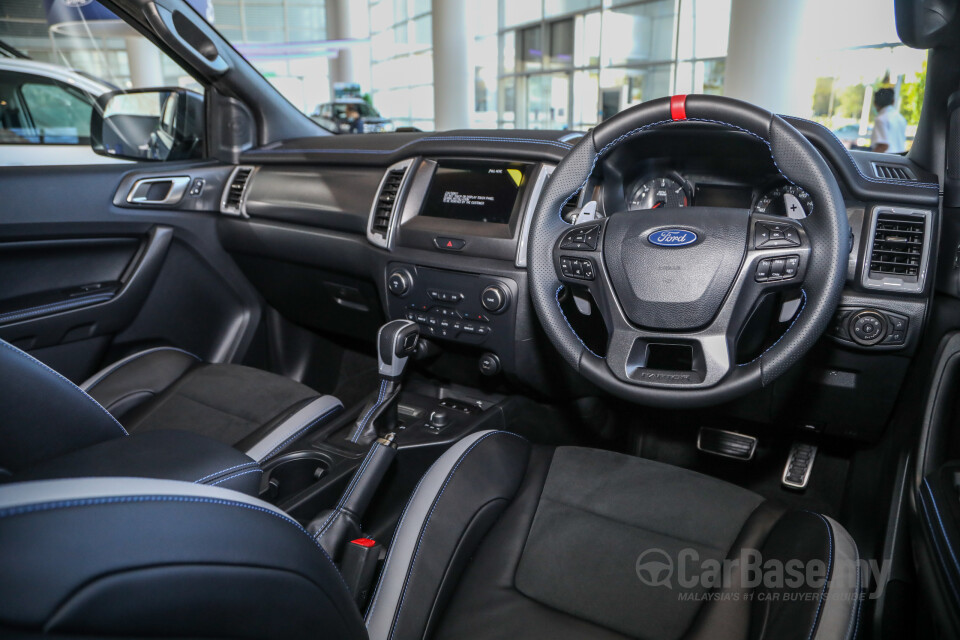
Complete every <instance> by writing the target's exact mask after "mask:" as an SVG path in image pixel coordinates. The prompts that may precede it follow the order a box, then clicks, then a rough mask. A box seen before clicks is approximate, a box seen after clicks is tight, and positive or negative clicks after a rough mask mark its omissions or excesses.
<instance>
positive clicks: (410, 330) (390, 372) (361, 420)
mask: <svg viewBox="0 0 960 640" xmlns="http://www.w3.org/2000/svg"><path fill="white" fill-rule="evenodd" d="M419 339H420V333H419V330H418V328H417V323H416V322H411V321H410V320H393V321H391V322H388V323H387V324H385V325H383V326H382V327H380V331H379V332H378V333H377V356H378V359H379V361H380V362H379V366H380V387H379V388H378V390H377V395H376V396H375V397H374V398H373V400H371V401H370V402H368V403H367V404H366V406H364V407H363V410H362V411H360V415H359V417H358V418H357V422H356V423H355V424H354V426H353V429H351V430H350V432H349V435H348V436H347V439H348V440H350V442H353V443H356V444H360V445H368V444H370V443H371V442H373V441H374V439H376V437H377V434H378V433H387V432H390V431H393V430H394V429H395V428H396V426H397V398H398V396H399V394H400V379H401V378H402V377H403V372H404V370H405V369H406V368H407V359H408V358H409V357H410V356H411V355H412V354H413V352H414V351H416V349H417V342H418V341H419Z"/></svg>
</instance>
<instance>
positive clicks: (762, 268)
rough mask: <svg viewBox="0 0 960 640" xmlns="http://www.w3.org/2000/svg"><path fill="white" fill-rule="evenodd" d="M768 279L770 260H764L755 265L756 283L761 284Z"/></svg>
mask: <svg viewBox="0 0 960 640" xmlns="http://www.w3.org/2000/svg"><path fill="white" fill-rule="evenodd" d="M769 277H770V259H769V258H765V259H763V260H761V261H760V262H759V263H757V282H763V281H764V280H766V279H767V278H769Z"/></svg>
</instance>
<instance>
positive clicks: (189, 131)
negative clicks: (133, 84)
mask: <svg viewBox="0 0 960 640" xmlns="http://www.w3.org/2000/svg"><path fill="white" fill-rule="evenodd" d="M90 144H91V146H92V147H93V150H94V152H96V153H98V154H100V155H104V156H111V157H116V158H128V159H131V160H142V161H163V160H195V159H199V158H202V157H203V154H204V119H203V96H202V95H200V94H199V93H196V92H194V91H189V90H187V89H181V88H177V87H167V88H159V89H134V90H130V91H111V92H108V93H105V94H103V95H101V96H100V97H99V98H98V99H97V106H96V108H95V109H94V110H93V113H92V115H91V116H90Z"/></svg>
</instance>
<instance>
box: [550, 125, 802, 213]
mask: <svg viewBox="0 0 960 640" xmlns="http://www.w3.org/2000/svg"><path fill="white" fill-rule="evenodd" d="M678 122H709V123H712V124H720V125H724V126H727V127H730V128H731V129H736V130H737V131H742V132H743V133H748V134H750V135H751V136H753V137H754V138H756V139H757V140H760V141H761V142H763V144H765V145H767V150H768V151H769V152H770V159H771V160H772V161H773V166H774V167H776V169H777V172H778V173H779V174H780V175H781V176H783V178H784V180H786V181H787V182H789V183H790V184H794V182H793V181H792V180H791V179H790V178H788V177H787V175H786V174H785V173H784V172H783V171H781V170H780V165H778V164H777V159H776V158H775V157H774V155H773V148H772V147H771V146H770V142H769V141H768V140H767V139H766V138H764V137H763V136H760V135H757V134H756V133H754V132H753V131H750V130H749V129H744V128H743V127H738V126H737V125H735V124H730V123H729V122H724V121H722V120H711V119H709V118H687V119H686V120H682V121H678V120H659V121H657V122H651V123H650V124H645V125H643V126H642V127H637V128H636V129H633V130H632V131H628V132H626V133H624V134H623V135H621V136H619V137H617V138H616V139H614V140H611V141H610V142H608V143H607V144H606V145H605V146H604V147H603V148H602V149H600V151H598V152H597V153H596V154H594V156H593V164H591V165H590V171H588V172H587V177H586V178H584V180H583V183H582V184H581V185H580V187H579V188H577V189H575V190H574V191H573V193H571V194H570V195H569V196H567V198H566V199H565V200H564V201H563V202H561V203H560V209H559V210H558V211H557V215H558V216H559V218H560V220H561V221H562V222H563V223H564V224H566V225H568V226H572V225H571V223H569V222H567V221H566V220H564V219H563V208H564V207H565V206H566V205H567V203H568V202H570V199H571V198H573V196H574V194H576V193H577V192H578V191H580V190H581V189H583V188H584V187H586V186H587V182H588V181H589V180H590V176H591V175H593V170H594V169H595V168H596V167H597V161H598V160H599V159H600V158H601V157H602V156H603V154H605V153H606V152H607V151H608V150H609V149H610V148H611V147H614V146H616V145H618V144H620V143H621V142H623V141H624V140H626V139H627V138H630V137H633V136H634V135H636V134H638V133H641V132H643V131H646V130H647V129H652V128H653V127H659V126H660V125H663V124H677V123H678ZM794 186H796V185H795V184H794Z"/></svg>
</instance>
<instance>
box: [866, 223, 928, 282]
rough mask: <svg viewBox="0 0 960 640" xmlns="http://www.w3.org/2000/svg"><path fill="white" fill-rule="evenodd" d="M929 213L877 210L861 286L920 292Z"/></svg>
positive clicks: (926, 259)
mask: <svg viewBox="0 0 960 640" xmlns="http://www.w3.org/2000/svg"><path fill="white" fill-rule="evenodd" d="M931 215H932V214H931V212H930V211H918V210H915V209H901V208H899V207H882V208H881V207H877V208H875V209H873V212H872V215H871V219H872V225H871V230H872V233H871V234H870V236H869V239H868V241H867V253H866V256H867V258H868V259H869V263H868V264H866V265H864V268H863V274H862V284H863V286H865V287H868V288H870V289H893V290H896V291H904V292H921V291H923V283H924V279H925V278H926V275H927V265H928V263H929V260H930V242H929V240H928V238H927V231H928V230H929V229H930V217H931Z"/></svg>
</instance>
